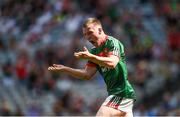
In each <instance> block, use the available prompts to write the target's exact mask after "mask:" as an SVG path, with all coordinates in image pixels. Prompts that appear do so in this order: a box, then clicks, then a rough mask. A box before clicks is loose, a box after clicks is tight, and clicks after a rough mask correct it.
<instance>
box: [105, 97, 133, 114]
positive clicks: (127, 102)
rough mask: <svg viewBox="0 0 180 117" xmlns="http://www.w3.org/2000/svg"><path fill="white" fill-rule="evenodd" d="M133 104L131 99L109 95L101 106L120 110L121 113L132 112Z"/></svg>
mask: <svg viewBox="0 0 180 117" xmlns="http://www.w3.org/2000/svg"><path fill="white" fill-rule="evenodd" d="M133 102H134V100H133V99H127V98H122V97H118V96H115V95H110V96H108V97H107V98H106V100H105V101H104V102H103V104H102V105H104V106H108V107H111V108H114V109H117V110H121V111H123V112H132V108H133Z"/></svg>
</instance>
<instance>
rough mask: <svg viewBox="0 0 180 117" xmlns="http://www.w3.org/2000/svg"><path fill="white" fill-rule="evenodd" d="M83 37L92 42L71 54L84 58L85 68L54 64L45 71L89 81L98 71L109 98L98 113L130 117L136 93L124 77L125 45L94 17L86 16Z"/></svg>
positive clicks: (125, 71) (125, 76)
mask: <svg viewBox="0 0 180 117" xmlns="http://www.w3.org/2000/svg"><path fill="white" fill-rule="evenodd" d="M83 34H84V37H85V38H86V39H87V40H88V41H89V42H90V43H92V44H93V45H94V48H92V49H91V50H90V51H88V49H87V48H86V47H84V51H81V52H75V53H74V56H75V57H77V58H81V59H87V60H88V62H87V64H86V66H85V68H84V69H73V68H70V67H67V66H64V65H57V64H54V65H53V66H50V67H49V68H48V70H51V71H60V72H65V73H67V74H69V75H72V76H74V77H76V78H81V79H85V80H89V79H91V78H92V76H93V75H94V74H95V73H96V71H99V72H100V74H101V75H102V76H103V78H104V81H105V83H106V85H107V91H108V95H109V96H108V97H107V99H106V100H105V101H104V103H103V104H102V106H101V107H100V109H99V110H98V112H97V114H96V115H97V116H127V117H132V116H133V114H132V107H133V102H134V99H135V92H134V90H133V88H132V86H131V85H130V84H129V82H128V80H127V69H126V65H125V53H124V47H123V45H122V43H121V42H120V41H118V40H117V39H115V38H113V37H111V36H107V35H106V34H105V33H104V31H103V29H102V26H101V23H100V21H99V20H98V19H96V18H88V19H87V20H86V21H85V22H84V24H83Z"/></svg>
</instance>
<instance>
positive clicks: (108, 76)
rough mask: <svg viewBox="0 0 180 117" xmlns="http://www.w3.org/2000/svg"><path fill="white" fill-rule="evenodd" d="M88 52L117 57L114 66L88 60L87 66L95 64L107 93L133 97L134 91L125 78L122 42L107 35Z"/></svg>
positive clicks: (125, 70)
mask: <svg viewBox="0 0 180 117" xmlns="http://www.w3.org/2000/svg"><path fill="white" fill-rule="evenodd" d="M90 53H92V54H94V55H97V56H102V57H107V56H109V55H111V54H113V55H115V56H118V57H119V62H118V64H117V65H116V67H115V68H107V67H104V66H100V65H97V64H95V63H93V62H91V61H88V63H87V65H88V66H95V67H96V68H97V70H98V71H99V72H100V74H101V75H102V76H103V78H104V81H105V83H106V85H107V91H108V95H117V96H120V97H124V98H131V99H134V98H135V92H134V90H133V88H132V86H131V85H130V83H129V81H128V80H127V69H126V64H125V53H124V46H123V45H122V43H121V42H120V41H119V40H117V39H115V38H113V37H111V36H107V38H106V41H105V42H104V43H103V44H102V45H101V46H100V47H97V48H92V49H91V50H90Z"/></svg>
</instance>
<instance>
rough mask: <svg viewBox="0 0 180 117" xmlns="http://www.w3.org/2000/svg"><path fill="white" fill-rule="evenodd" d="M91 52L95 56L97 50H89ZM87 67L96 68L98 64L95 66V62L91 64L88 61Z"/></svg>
mask: <svg viewBox="0 0 180 117" xmlns="http://www.w3.org/2000/svg"><path fill="white" fill-rule="evenodd" d="M89 52H90V53H91V54H95V49H94V48H92V49H91V50H89ZM86 66H88V67H96V66H97V64H95V63H93V62H91V61H88V62H87V63H86Z"/></svg>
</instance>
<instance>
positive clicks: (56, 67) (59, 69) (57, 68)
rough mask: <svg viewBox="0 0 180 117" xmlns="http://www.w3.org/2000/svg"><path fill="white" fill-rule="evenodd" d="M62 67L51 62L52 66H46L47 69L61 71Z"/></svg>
mask: <svg viewBox="0 0 180 117" xmlns="http://www.w3.org/2000/svg"><path fill="white" fill-rule="evenodd" d="M64 67H65V66H64V65H60V64H53V66H50V67H48V70H49V71H62V70H63V68H64Z"/></svg>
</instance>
